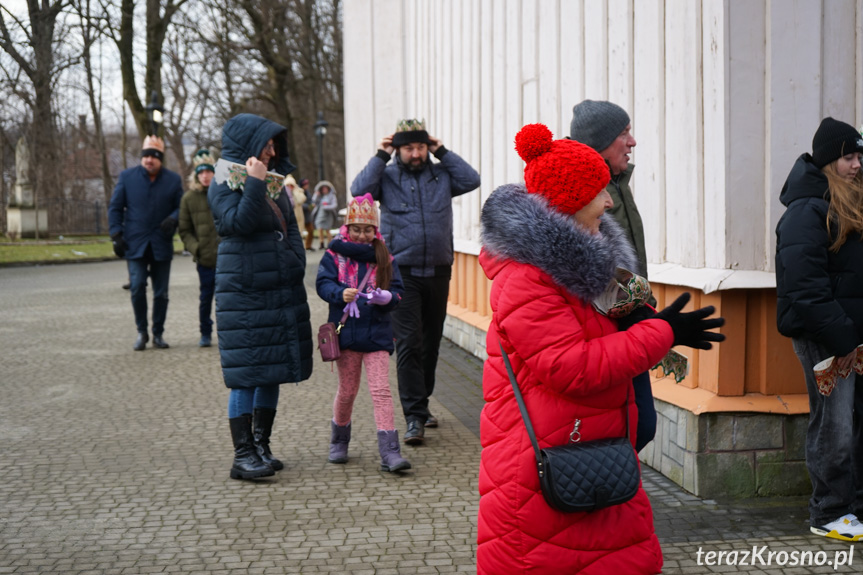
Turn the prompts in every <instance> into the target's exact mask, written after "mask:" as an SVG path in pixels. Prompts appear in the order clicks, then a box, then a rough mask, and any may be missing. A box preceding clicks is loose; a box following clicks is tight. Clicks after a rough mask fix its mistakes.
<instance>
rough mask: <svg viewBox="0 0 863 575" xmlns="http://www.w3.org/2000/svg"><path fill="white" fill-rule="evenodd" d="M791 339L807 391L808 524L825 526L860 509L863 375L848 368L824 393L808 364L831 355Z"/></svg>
mask: <svg viewBox="0 0 863 575" xmlns="http://www.w3.org/2000/svg"><path fill="white" fill-rule="evenodd" d="M792 343H793V344H794V353H796V354H797V358H798V359H799V360H800V364H801V365H802V366H803V373H804V375H805V377H806V390H807V391H808V393H809V428H808V429H807V431H806V467H807V468H808V469H809V479H810V480H811V481H812V497H811V498H810V499H809V520H810V523H811V524H812V525H824V524H825V523H829V522H831V521H834V520H835V519H838V518H840V517H842V516H843V515H845V514H847V513H860V512H861V511H863V432H861V429H863V426H861V417H863V377H861V376H859V375H857V374H855V373H854V372H853V371H852V372H851V375H849V376H848V377H846V378H843V379H839V380H838V381H837V382H836V387H835V388H834V389H833V392H832V393H831V394H830V395H829V396H824V395H822V394H820V393H819V392H818V386H817V385H816V383H815V374H814V372H813V371H812V368H813V367H814V366H815V365H816V364H818V363H819V362H821V361H823V360H825V359H827V358H828V357H830V353H829V352H828V351H827V350H826V349H824V348H823V347H822V346H820V345H818V344H817V343H815V342H813V341H810V340H806V339H793V340H792Z"/></svg>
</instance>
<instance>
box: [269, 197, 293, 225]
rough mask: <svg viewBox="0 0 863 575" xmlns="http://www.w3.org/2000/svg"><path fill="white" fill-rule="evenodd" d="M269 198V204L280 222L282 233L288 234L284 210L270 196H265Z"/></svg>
mask: <svg viewBox="0 0 863 575" xmlns="http://www.w3.org/2000/svg"><path fill="white" fill-rule="evenodd" d="M265 195H266V197H267V204H269V206H270V209H271V210H273V214H275V216H276V219H278V220H279V225H280V226H281V227H282V233H283V234H287V233H288V224H287V222H286V221H285V216H284V214H282V210H281V209H280V208H279V205H278V204H277V203H276V202H275V201H274V200H273V198H271V197H270V195H269V194H265Z"/></svg>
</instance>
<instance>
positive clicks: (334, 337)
mask: <svg viewBox="0 0 863 575" xmlns="http://www.w3.org/2000/svg"><path fill="white" fill-rule="evenodd" d="M371 271H372V270H371V266H370V267H369V270H368V271H367V272H366V276H365V277H364V278H363V281H362V282H360V285H359V287H357V290H358V291H363V288H364V287H366V282H367V281H368V279H369V275H370V274H371ZM347 320H348V312H345V313H344V315H342V319H340V320H339V324H338V325H336V324H334V323H333V322H331V321H329V322H327V323H325V324H324V325H322V326H321V327H319V328H318V349H319V350H321V359H322V360H324V361H335V360H337V359H339V358H340V357H341V355H342V350H341V348H340V347H339V333H341V331H342V328H343V327H344V326H345V322H346V321H347Z"/></svg>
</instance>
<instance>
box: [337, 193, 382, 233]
mask: <svg viewBox="0 0 863 575" xmlns="http://www.w3.org/2000/svg"><path fill="white" fill-rule="evenodd" d="M351 224H363V225H372V226H374V227H376V228H377V227H379V225H378V209H377V207H375V201H374V200H373V199H372V195H371V194H365V195H363V196H359V197H357V198H354V200H353V201H352V202H351V203H350V205H348V215H347V217H346V218H345V225H346V226H349V225H351Z"/></svg>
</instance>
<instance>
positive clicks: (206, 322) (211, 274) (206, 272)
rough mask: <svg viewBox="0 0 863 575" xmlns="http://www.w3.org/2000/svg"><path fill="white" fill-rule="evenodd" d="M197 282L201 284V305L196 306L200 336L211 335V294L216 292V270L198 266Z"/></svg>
mask: <svg viewBox="0 0 863 575" xmlns="http://www.w3.org/2000/svg"><path fill="white" fill-rule="evenodd" d="M198 281H199V282H200V284H201V303H200V304H199V305H198V316H199V319H200V323H201V335H206V336H209V335H212V333H213V320H212V319H210V315H211V312H212V311H213V294H214V293H215V291H216V268H207V267H204V266H202V265H198Z"/></svg>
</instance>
